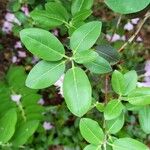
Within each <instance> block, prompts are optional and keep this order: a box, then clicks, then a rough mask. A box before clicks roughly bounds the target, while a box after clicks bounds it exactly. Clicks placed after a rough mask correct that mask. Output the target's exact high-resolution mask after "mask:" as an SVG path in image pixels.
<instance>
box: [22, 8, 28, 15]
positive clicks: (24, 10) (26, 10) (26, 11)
mask: <svg viewBox="0 0 150 150" xmlns="http://www.w3.org/2000/svg"><path fill="white" fill-rule="evenodd" d="M21 10H22V11H23V12H24V14H25V15H26V16H29V8H28V6H22V7H21Z"/></svg>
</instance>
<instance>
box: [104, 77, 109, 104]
mask: <svg viewBox="0 0 150 150" xmlns="http://www.w3.org/2000/svg"><path fill="white" fill-rule="evenodd" d="M108 81H109V75H108V74H107V75H106V76H105V104H107V102H108Z"/></svg>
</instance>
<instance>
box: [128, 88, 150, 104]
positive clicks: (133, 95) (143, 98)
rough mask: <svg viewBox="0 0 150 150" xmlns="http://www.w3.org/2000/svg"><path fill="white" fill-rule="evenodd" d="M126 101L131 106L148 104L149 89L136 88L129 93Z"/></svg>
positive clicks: (149, 97) (149, 102) (149, 98)
mask: <svg viewBox="0 0 150 150" xmlns="http://www.w3.org/2000/svg"><path fill="white" fill-rule="evenodd" d="M127 100H128V101H129V103H131V104H133V105H141V106H142V105H148V104H150V88H146V87H143V88H136V89H135V90H133V91H131V92H130V93H129V95H128V99H127Z"/></svg>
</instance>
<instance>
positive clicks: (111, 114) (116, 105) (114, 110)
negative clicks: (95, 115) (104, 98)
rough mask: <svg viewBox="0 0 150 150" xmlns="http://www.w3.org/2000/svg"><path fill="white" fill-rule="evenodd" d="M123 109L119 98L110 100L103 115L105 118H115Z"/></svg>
mask: <svg viewBox="0 0 150 150" xmlns="http://www.w3.org/2000/svg"><path fill="white" fill-rule="evenodd" d="M122 110H123V105H122V103H121V102H120V101H119V100H111V101H109V102H108V103H107V105H106V107H105V110H104V117H105V119H106V120H112V119H115V118H117V117H118V116H119V115H120V114H121V113H122Z"/></svg>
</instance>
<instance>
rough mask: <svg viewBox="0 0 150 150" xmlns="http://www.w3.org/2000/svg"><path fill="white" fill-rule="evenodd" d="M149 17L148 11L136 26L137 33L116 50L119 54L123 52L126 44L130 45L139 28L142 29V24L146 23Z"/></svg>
mask: <svg viewBox="0 0 150 150" xmlns="http://www.w3.org/2000/svg"><path fill="white" fill-rule="evenodd" d="M149 17H150V12H149V11H148V12H147V13H146V14H145V17H144V19H143V20H141V21H140V23H139V25H138V29H137V31H136V32H135V33H134V34H133V35H132V36H131V37H130V39H129V40H128V41H127V42H126V43H124V44H123V45H122V46H121V48H120V49H119V50H118V51H119V52H121V51H123V50H124V48H125V47H126V46H127V45H128V44H130V43H132V41H133V40H134V39H135V37H136V36H137V35H138V33H139V32H140V30H141V28H142V27H143V25H144V23H145V22H146V21H147V19H148V18H149Z"/></svg>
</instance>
